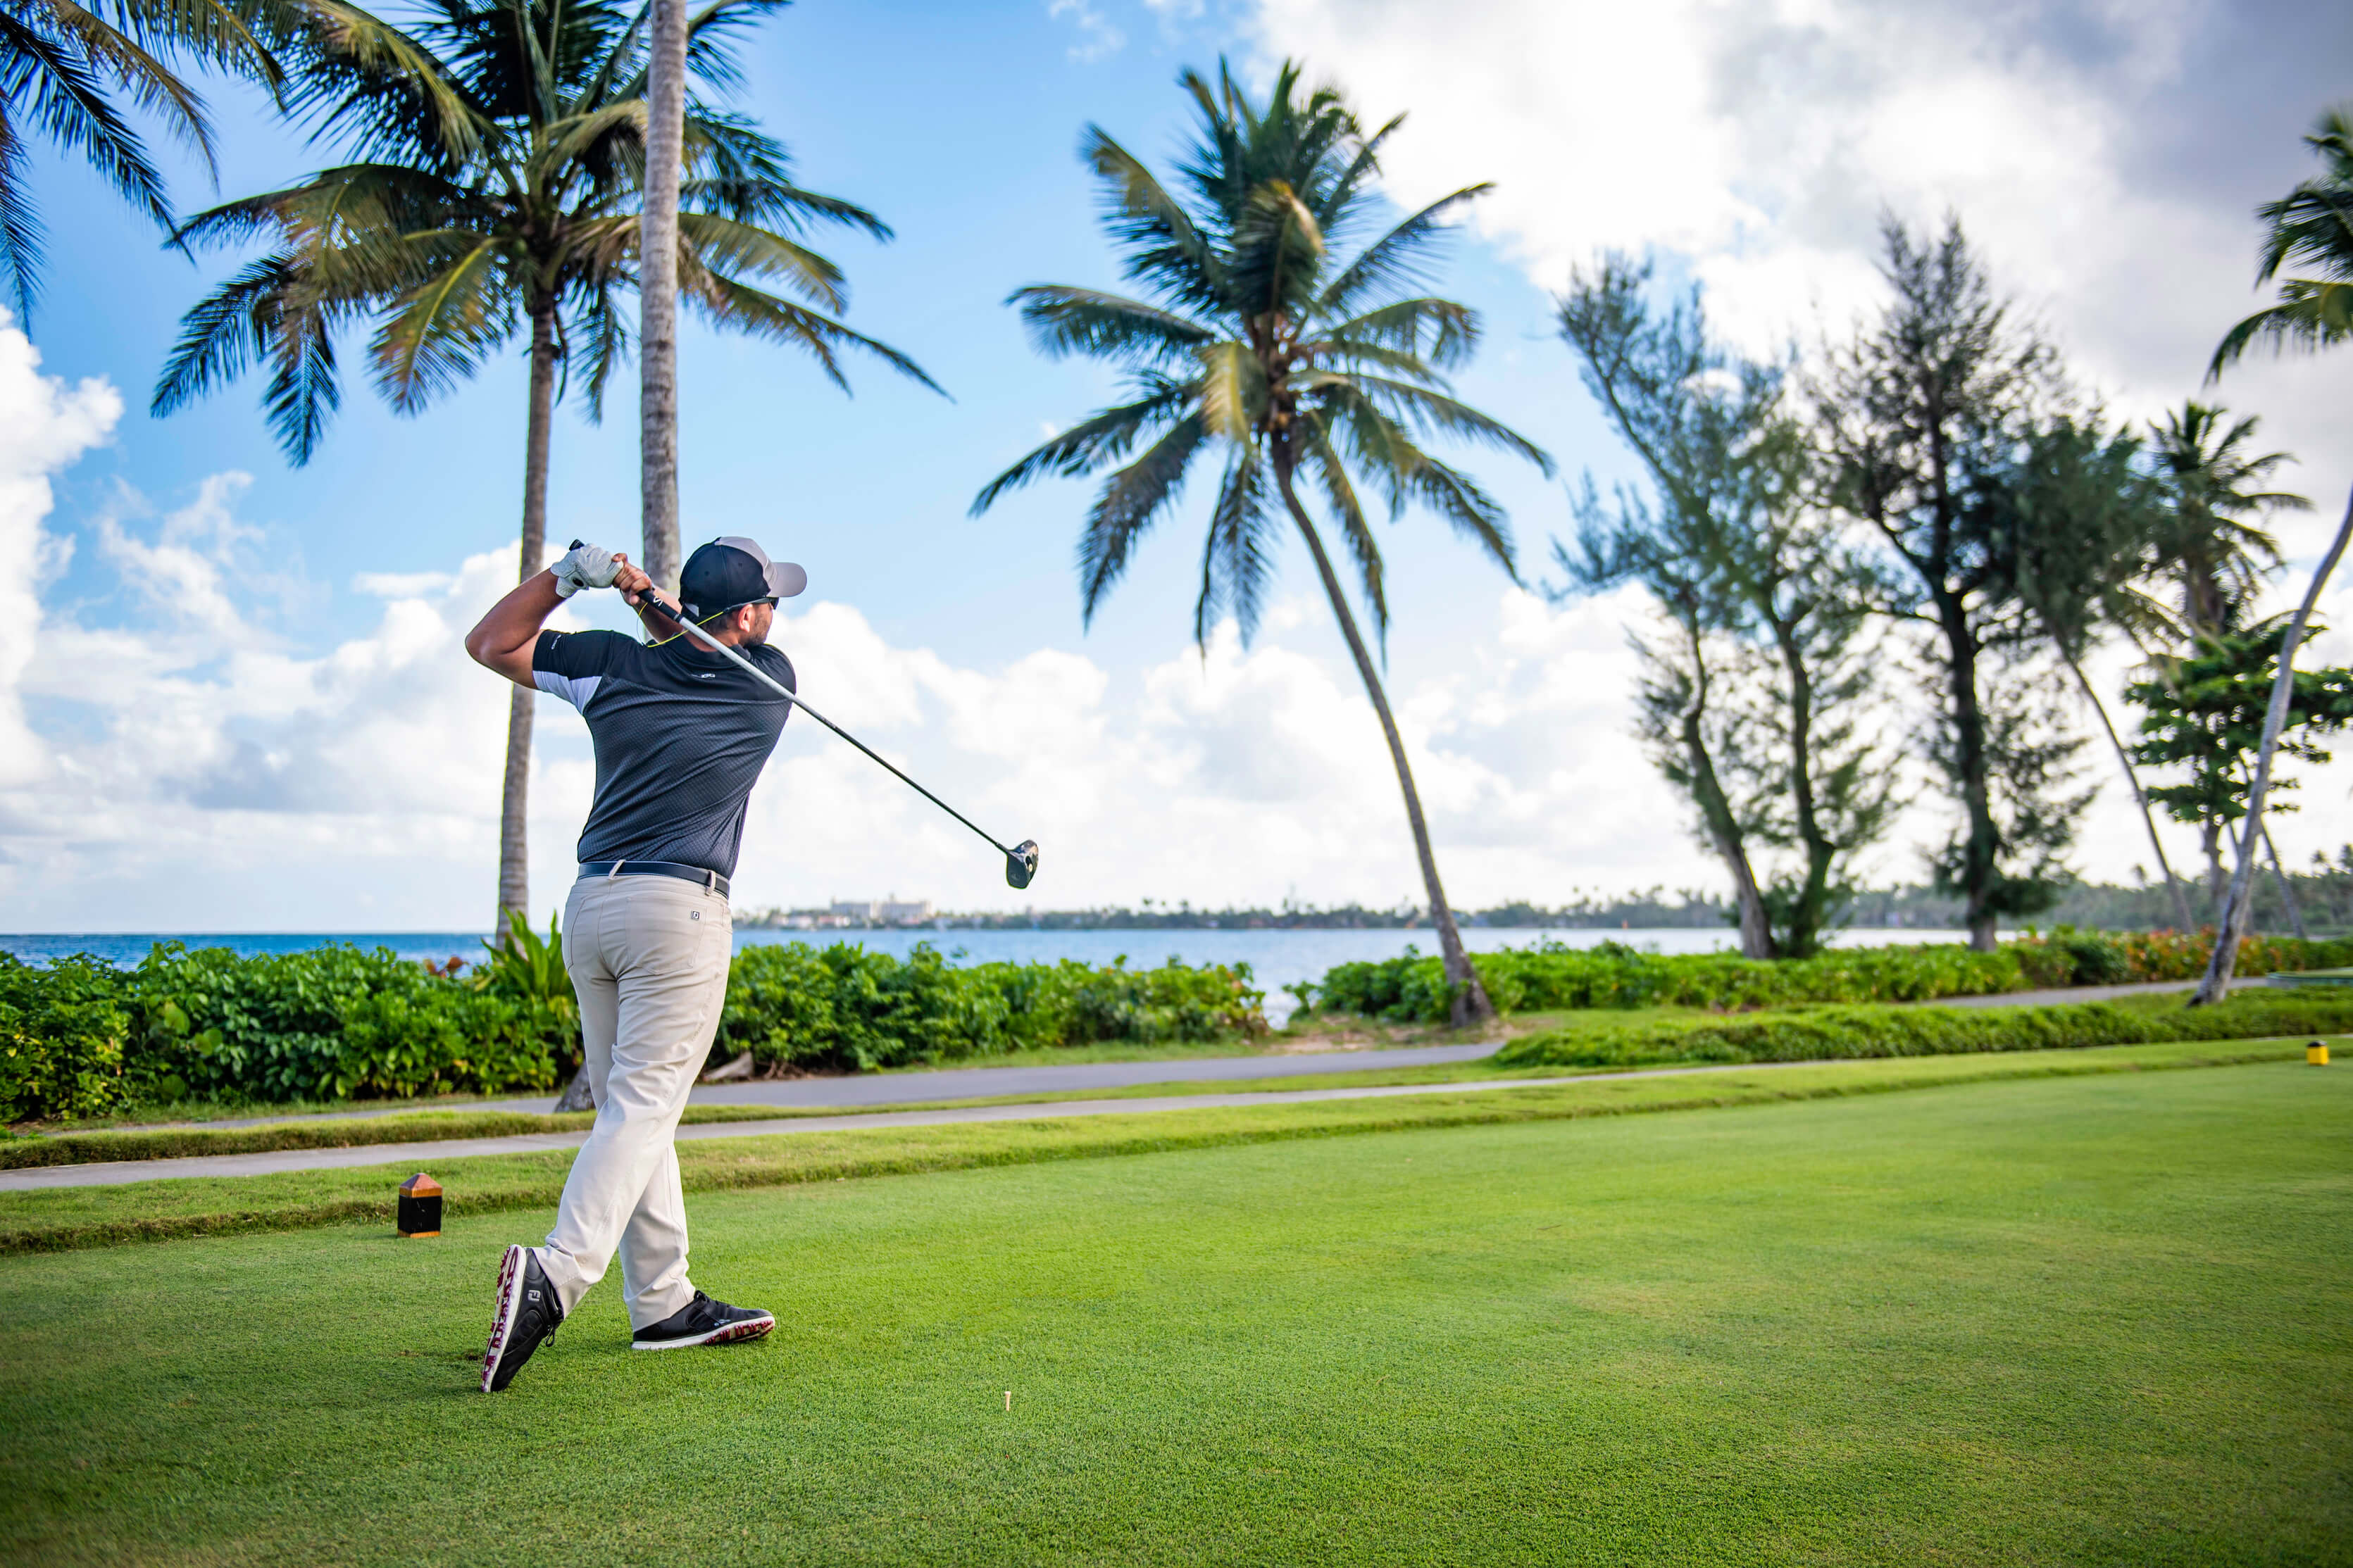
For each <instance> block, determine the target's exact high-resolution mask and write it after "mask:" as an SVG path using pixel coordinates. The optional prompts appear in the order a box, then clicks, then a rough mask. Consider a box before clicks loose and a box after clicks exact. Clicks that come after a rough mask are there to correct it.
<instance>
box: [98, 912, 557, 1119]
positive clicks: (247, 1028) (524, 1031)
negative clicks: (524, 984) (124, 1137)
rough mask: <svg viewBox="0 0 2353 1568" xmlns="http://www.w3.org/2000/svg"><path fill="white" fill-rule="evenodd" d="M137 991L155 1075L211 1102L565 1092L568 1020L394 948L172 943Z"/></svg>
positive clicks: (156, 955) (160, 949) (162, 948)
mask: <svg viewBox="0 0 2353 1568" xmlns="http://www.w3.org/2000/svg"><path fill="white" fill-rule="evenodd" d="M132 989H133V991H134V993H135V994H136V996H137V999H138V1004H139V1009H140V1015H141V1018H142V1025H143V1029H142V1048H141V1053H140V1054H141V1055H142V1058H144V1060H143V1061H142V1067H143V1068H145V1070H146V1071H147V1073H148V1074H149V1075H151V1076H153V1077H157V1078H160V1077H162V1076H164V1075H169V1076H170V1077H173V1078H175V1079H178V1080H180V1081H181V1082H182V1083H184V1084H185V1086H186V1089H187V1091H188V1092H189V1093H191V1094H195V1095H197V1096H200V1097H204V1098H210V1099H222V1100H260V1101H273V1100H345V1099H353V1098H364V1097H378V1096H386V1097H394V1098H407V1097H410V1096H415V1095H421V1094H451V1093H464V1092H476V1093H497V1092H500V1091H501V1090H505V1089H549V1088H553V1087H554V1083H555V1074H556V1051H557V1048H558V1044H557V1041H556V1039H555V1038H554V1037H552V1036H551V1033H550V1030H551V1028H552V1026H554V1024H555V1022H556V1020H554V1019H553V1018H552V1017H550V1016H546V1014H545V1013H544V1012H543V1011H540V1010H535V1009H533V1007H531V1006H529V1005H526V1004H525V1003H522V1002H520V1001H518V1000H516V999H515V998H513V997H512V996H509V995H505V994H500V993H498V992H495V991H492V990H491V989H489V988H487V987H485V986H482V985H478V984H471V983H470V982H468V981H465V980H460V979H458V978H455V977H453V976H449V975H445V974H440V973H435V972H433V971H431V970H428V969H427V967H426V966H425V965H423V964H420V963H415V962H413V961H411V960H408V959H405V958H400V957H396V955H395V954H394V953H393V952H392V950H391V949H389V948H384V947H379V948H376V949H375V950H374V951H373V952H362V951H361V950H360V949H358V948H356V947H350V946H343V945H333V946H328V947H320V948H313V949H311V950H310V951H308V952H286V953H270V954H264V955H260V956H256V957H240V956H238V955H237V954H236V953H234V952H230V951H228V950H227V948H217V947H216V948H206V949H203V950H201V951H199V952H188V951H187V950H186V949H185V947H183V946H182V945H181V944H180V943H178V942H158V943H157V944H156V945H155V948H154V951H153V952H150V953H149V954H148V955H147V957H146V958H145V959H144V960H143V961H142V963H140V965H139V968H138V970H137V972H136V974H135V976H134V977H133V981H132Z"/></svg>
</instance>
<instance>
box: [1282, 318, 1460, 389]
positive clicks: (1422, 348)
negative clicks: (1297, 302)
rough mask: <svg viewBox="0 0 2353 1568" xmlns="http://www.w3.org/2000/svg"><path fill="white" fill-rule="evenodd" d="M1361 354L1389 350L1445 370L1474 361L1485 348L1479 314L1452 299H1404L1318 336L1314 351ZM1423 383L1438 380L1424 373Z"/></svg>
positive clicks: (1421, 378) (1419, 379)
mask: <svg viewBox="0 0 2353 1568" xmlns="http://www.w3.org/2000/svg"><path fill="white" fill-rule="evenodd" d="M1324 344H1330V345H1331V346H1332V347H1333V348H1334V349H1336V350H1345V351H1356V352H1361V348H1362V347H1376V348H1386V349H1389V350H1392V351H1395V352H1396V353H1400V354H1403V355H1406V356H1408V357H1409V358H1411V359H1414V360H1419V361H1426V362H1427V363H1429V364H1431V365H1435V366H1437V367H1439V368H1440V369H1441V370H1453V369H1456V368H1457V367H1459V366H1461V365H1463V364H1467V363H1470V359H1471V355H1472V351H1474V350H1475V349H1477V348H1478V346H1479V312H1478V311H1476V310H1472V309H1471V308H1470V307H1469V306H1468V305H1458V304H1456V303H1455V302H1454V301H1453V300H1430V299H1421V300H1398V301H1397V302H1396V303H1394V304H1388V305H1382V306H1379V307H1377V308H1376V309H1374V310H1366V311H1365V312H1364V313H1363V314H1361V315H1357V316H1352V317H1350V318H1349V319H1348V320H1346V321H1342V322H1340V323H1339V324H1337V325H1336V326H1333V327H1330V328H1327V329H1325V330H1324V331H1322V332H1320V333H1318V334H1317V336H1316V340H1315V342H1314V344H1311V345H1308V346H1310V347H1316V348H1320V347H1322V346H1323V345H1324ZM1414 379H1415V380H1417V381H1428V380H1431V379H1434V378H1433V377H1432V376H1431V375H1430V372H1429V371H1427V370H1424V371H1422V372H1421V373H1420V374H1419V375H1417V376H1415V377H1414Z"/></svg>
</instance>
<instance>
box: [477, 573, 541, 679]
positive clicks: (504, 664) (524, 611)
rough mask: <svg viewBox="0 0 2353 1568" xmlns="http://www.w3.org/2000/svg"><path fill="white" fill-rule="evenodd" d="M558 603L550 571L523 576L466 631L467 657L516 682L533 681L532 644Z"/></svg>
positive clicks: (536, 641)
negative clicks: (514, 586)
mask: <svg viewBox="0 0 2353 1568" xmlns="http://www.w3.org/2000/svg"><path fill="white" fill-rule="evenodd" d="M562 603H564V595H561V594H559V593H557V592H556V591H555V574H554V573H553V572H541V573H537V574H533V575H532V576H529V577H526V578H524V579H523V580H522V583H521V584H519V585H518V586H517V587H516V588H515V589H514V590H513V591H512V593H510V594H508V595H507V596H506V597H505V598H503V599H501V600H500V601H499V602H498V603H497V604H495V605H491V613H490V614H489V615H487V616H483V617H482V618H481V619H480V621H479V622H477V623H476V624H475V626H474V629H473V630H472V631H470V632H468V633H467V634H466V653H467V655H468V657H470V658H472V659H473V661H474V662H475V663H476V664H479V665H481V666H483V667H484V668H489V669H495V670H497V671H498V672H499V673H500V674H501V675H503V676H505V677H506V678H507V679H509V680H512V681H513V682H514V683H515V684H516V685H517V686H531V685H533V680H532V675H531V653H532V648H533V646H534V645H536V644H537V643H538V641H539V632H540V628H541V627H542V626H545V625H546V624H547V617H548V616H552V615H554V614H555V606H556V605H560V604H562Z"/></svg>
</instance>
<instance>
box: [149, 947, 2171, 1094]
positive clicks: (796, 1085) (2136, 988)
mask: <svg viewBox="0 0 2353 1568" xmlns="http://www.w3.org/2000/svg"><path fill="white" fill-rule="evenodd" d="M2193 984H2196V983H2195V982H2193V981H2188V980H2162V981H2158V982H2156V983H2154V984H2146V985H2083V986H2076V987H2073V988H2072V989H2069V990H2064V991H2011V992H2007V993H2004V994H2000V995H1998V996H1949V997H1945V998H1943V999H1941V1001H1939V1002H1938V1003H1936V1004H1935V1005H1944V1006H1955V1007H2014V1006H2022V1005H2030V1004H2033V1003H2041V1002H2101V1001H2106V1000H2108V999H2110V998H2112V997H2117V996H2136V995H2142V994H2148V993H2152V992H2161V991H2187V990H2189V989H2190V987H2191V986H2192V985H2193ZM1924 1005H1926V1004H1924ZM1499 1043H1500V1042H1497V1041H1493V1040H1490V1041H1485V1042H1482V1043H1480V1044H1475V1045H1467V1046H1412V1047H1404V1048H1400V1049H1393V1050H1362V1051H1345V1050H1344V1051H1293V1052H1288V1053H1282V1054H1275V1055H1267V1056H1247V1057H1182V1058H1176V1059H1174V1060H1166V1061H1142V1062H1071V1063H1066V1064H1060V1065H1056V1066H1053V1067H1026V1068H931V1069H928V1070H924V1071H919V1072H878V1073H858V1074H853V1075H848V1076H844V1077H839V1078H793V1079H774V1080H762V1081H759V1082H750V1083H706V1084H700V1085H697V1086H696V1088H695V1089H694V1091H693V1095H692V1103H693V1104H696V1105H773V1106H776V1107H778V1108H780V1109H783V1108H790V1109H795V1110H805V1109H819V1110H822V1109H828V1108H837V1107H838V1108H841V1109H848V1108H849V1107H851V1106H859V1105H909V1104H922V1103H925V1102H928V1101H931V1100H993V1099H996V1098H997V1097H998V1096H1000V1095H1009V1094H1082V1093H1084V1092H1086V1091H1087V1090H1089V1089H1131V1088H1134V1086H1136V1085H1138V1084H1146V1083H1202V1082H1217V1081H1221V1080H1228V1079H1261V1078H1303V1077H1307V1076H1309V1075H1312V1074H1315V1073H1327V1072H1379V1071H1384V1070H1386V1069H1388V1068H1411V1067H1434V1066H1440V1065H1442V1064H1446V1063H1451V1062H1471V1061H1477V1060H1478V1059H1479V1058H1482V1057H1484V1056H1488V1055H1490V1054H1492V1053H1493V1051H1494V1050H1495V1049H1496V1047H1497V1045H1498V1044H1499ZM554 1109H555V1099H554V1096H553V1095H533V1096H529V1097H524V1098H518V1099H509V1100H469V1101H466V1102H464V1103H462V1104H460V1103H455V1102H451V1101H446V1100H443V1101H436V1102H433V1103H431V1104H428V1105H418V1104H415V1103H407V1104H396V1105H385V1106H376V1107H372V1108H370V1109H368V1110H332V1111H321V1112H317V1113H316V1114H315V1115H313V1116H253V1117H243V1118H239V1119H237V1120H233V1121H188V1122H174V1123H171V1124H170V1125H173V1126H176V1127H258V1126H261V1125H263V1124H265V1123H270V1122H281V1121H313V1120H318V1121H326V1120H339V1119H349V1118H353V1117H369V1116H396V1115H400V1114H403V1113H406V1112H410V1111H417V1110H526V1111H533V1112H539V1111H547V1110H554Z"/></svg>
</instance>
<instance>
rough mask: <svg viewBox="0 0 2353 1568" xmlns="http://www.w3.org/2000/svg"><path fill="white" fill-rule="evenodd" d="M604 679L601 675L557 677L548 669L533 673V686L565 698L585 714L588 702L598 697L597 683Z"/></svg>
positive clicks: (552, 695) (535, 670)
mask: <svg viewBox="0 0 2353 1568" xmlns="http://www.w3.org/2000/svg"><path fill="white" fill-rule="evenodd" d="M603 679H605V678H604V677H603V676H601V675H582V676H569V675H557V674H556V673H554V671H553V670H546V669H534V670H533V671H532V672H531V683H532V684H533V686H536V687H538V688H539V689H541V690H542V691H544V692H546V693H547V694H548V695H549V696H551V697H561V698H563V699H564V700H565V701H566V702H569V703H571V704H572V706H574V707H575V708H577V709H578V710H580V711H582V712H583V713H586V711H588V700H589V699H590V698H591V697H594V696H596V686H597V683H598V682H599V681H601V680H603Z"/></svg>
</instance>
